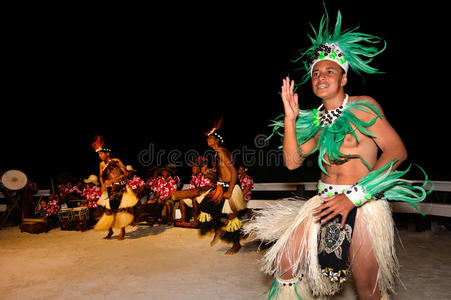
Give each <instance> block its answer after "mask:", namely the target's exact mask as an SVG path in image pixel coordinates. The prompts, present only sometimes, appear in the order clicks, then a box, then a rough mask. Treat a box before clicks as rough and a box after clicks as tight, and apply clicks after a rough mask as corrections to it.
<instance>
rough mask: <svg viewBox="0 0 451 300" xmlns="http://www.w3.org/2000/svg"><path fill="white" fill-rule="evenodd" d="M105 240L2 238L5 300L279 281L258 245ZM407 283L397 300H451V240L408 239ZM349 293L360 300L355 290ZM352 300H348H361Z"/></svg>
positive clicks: (141, 294) (170, 293)
mask: <svg viewBox="0 0 451 300" xmlns="http://www.w3.org/2000/svg"><path fill="white" fill-rule="evenodd" d="M127 230H128V231H127V234H126V239H125V240H124V241H118V240H117V239H116V238H117V232H115V235H114V239H112V240H104V239H102V237H103V236H104V235H105V233H103V232H95V231H93V230H90V231H86V232H76V231H61V230H59V229H54V230H51V231H50V232H48V233H42V234H36V235H34V234H29V233H21V232H20V230H19V229H18V228H17V227H10V228H4V229H2V230H0V268H1V272H0V298H1V299H162V300H164V299H196V300H199V299H264V298H265V293H266V291H267V289H268V287H269V286H270V284H271V282H272V279H271V278H269V277H267V276H265V275H263V274H262V273H260V271H259V264H258V259H259V258H260V257H261V255H262V253H261V252H257V246H258V244H257V243H256V242H252V241H246V240H245V241H243V248H242V249H241V251H240V252H239V253H238V254H236V255H224V252H225V251H226V250H227V249H228V248H229V246H230V245H227V244H225V243H223V242H219V243H218V244H216V245H215V246H213V247H210V245H209V242H210V239H211V236H205V237H201V236H199V235H198V231H197V230H195V229H188V228H177V227H167V226H154V227H152V228H151V227H147V226H139V227H130V228H128V229H127ZM399 235H400V237H401V239H402V242H403V245H404V249H400V250H399V251H398V255H399V260H400V263H401V279H402V281H403V283H404V285H405V288H403V287H402V286H399V288H398V294H397V295H395V296H394V297H393V298H392V299H397V300H407V299H451V291H450V290H449V288H450V287H451V286H450V282H451V251H450V249H451V233H450V232H440V233H438V234H432V233H431V232H423V233H415V232H410V231H407V230H404V231H400V232H399ZM348 291H349V292H350V294H352V284H351V283H349V285H348ZM353 298H354V297H352V296H350V297H348V298H347V299H353Z"/></svg>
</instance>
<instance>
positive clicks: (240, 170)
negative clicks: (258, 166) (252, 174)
mask: <svg viewBox="0 0 451 300" xmlns="http://www.w3.org/2000/svg"><path fill="white" fill-rule="evenodd" d="M237 171H238V174H240V175H243V174H244V167H243V166H240V167H239V168H238V170H237Z"/></svg>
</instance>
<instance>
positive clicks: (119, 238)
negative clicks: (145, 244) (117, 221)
mask: <svg viewBox="0 0 451 300" xmlns="http://www.w3.org/2000/svg"><path fill="white" fill-rule="evenodd" d="M124 238H125V227H122V228H121V233H119V236H118V237H117V239H118V240H119V241H122V240H123V239H124Z"/></svg>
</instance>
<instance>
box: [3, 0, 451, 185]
mask: <svg viewBox="0 0 451 300" xmlns="http://www.w3.org/2000/svg"><path fill="white" fill-rule="evenodd" d="M298 2H299V4H297V5H293V4H279V5H278V6H277V7H275V6H272V5H268V6H262V7H260V6H254V7H244V6H242V5H238V4H237V5H236V6H233V5H232V4H230V3H229V2H220V3H217V5H216V6H213V5H208V6H201V5H194V4H191V3H190V4H189V5H188V4H184V5H183V6H180V5H176V4H175V3H168V4H167V5H161V6H149V5H148V6H146V7H138V6H136V7H122V6H115V7H113V6H108V7H81V6H78V7H42V6H40V7H20V8H14V9H11V11H10V22H7V25H6V26H5V27H4V30H3V31H4V33H5V35H4V36H3V38H4V40H3V43H2V44H3V50H4V51H5V50H6V51H5V52H6V53H7V55H4V56H3V60H2V65H3V67H2V73H3V85H2V86H3V88H2V91H3V93H2V94H3V97H2V109H1V113H2V114H1V115H2V116H1V117H0V120H1V124H2V126H1V127H2V130H1V136H2V146H1V151H2V152H1V155H0V172H4V171H6V170H9V169H20V170H23V171H24V172H25V173H27V174H28V175H29V177H30V178H31V179H32V180H34V181H36V182H38V184H39V186H40V188H48V187H49V185H50V178H51V177H56V176H57V175H58V174H60V173H62V172H68V173H72V174H73V175H75V176H81V177H87V176H89V174H92V173H95V174H97V173H98V163H99V160H98V157H97V156H96V154H95V153H94V151H93V150H92V149H91V147H90V143H91V142H92V140H93V138H94V135H96V134H102V135H104V136H105V139H106V140H107V146H109V147H110V148H112V149H113V154H114V156H116V157H119V158H120V159H121V160H123V162H124V163H125V164H132V165H133V166H134V167H135V168H136V169H138V170H139V171H141V172H144V171H145V169H146V168H147V166H148V165H150V164H154V163H156V162H157V161H156V159H157V157H156V154H157V153H159V154H158V155H160V156H159V157H160V158H161V163H167V162H168V161H169V160H171V159H174V160H175V161H173V162H175V163H179V164H180V168H179V172H180V175H181V177H182V180H183V179H186V178H187V176H188V175H189V173H190V169H189V168H188V167H187V166H186V161H184V154H185V153H186V152H187V151H197V152H198V153H203V152H204V151H206V150H207V146H206V143H205V138H204V136H203V132H204V131H205V130H207V129H209V126H210V125H211V124H212V121H213V120H216V119H218V118H219V117H221V116H224V129H223V133H224V137H225V141H226V145H227V147H228V148H230V149H231V150H234V149H238V150H240V149H243V147H246V148H245V149H247V150H251V151H256V152H250V153H251V154H252V153H255V155H254V156H255V157H256V158H258V156H259V155H263V156H264V155H265V154H262V153H267V152H268V151H270V150H271V149H276V148H277V146H278V145H279V140H278V139H273V140H271V142H269V144H267V145H266V144H265V145H264V146H261V145H260V146H256V145H255V140H256V139H257V138H259V137H261V136H263V135H265V136H267V135H269V134H270V132H271V129H270V128H269V127H268V124H269V121H270V120H271V119H273V118H275V117H276V116H277V115H279V114H280V113H282V111H283V108H282V103H281V100H280V96H279V94H278V93H279V90H280V86H281V82H282V78H284V77H285V76H286V75H290V76H291V77H292V78H293V79H295V80H297V79H299V78H300V77H301V74H300V73H297V72H295V68H296V67H297V66H296V65H295V64H293V63H292V62H291V60H292V59H294V58H296V56H297V51H298V50H299V49H301V48H303V47H305V46H307V45H308V38H307V33H311V30H310V28H309V25H308V24H309V22H311V23H313V25H314V26H315V28H316V27H317V25H318V23H319V20H320V18H321V15H322V13H323V8H322V2H321V1H309V2H310V4H305V2H306V1H298ZM405 3H406V4H405V5H401V4H399V3H398V2H394V1H373V2H368V1H326V5H327V7H328V10H329V14H330V16H331V22H332V23H334V22H335V16H336V11H337V9H340V10H341V12H342V15H343V28H349V27H354V26H356V25H360V31H362V32H366V33H371V34H375V35H379V36H381V37H382V38H383V39H385V40H386V42H387V49H386V51H385V52H384V53H382V54H381V55H379V56H378V57H377V58H376V59H375V60H374V62H373V65H374V66H375V67H377V68H379V69H381V70H383V71H385V72H386V74H381V75H369V76H365V80H362V79H361V78H360V77H358V76H356V75H355V74H350V75H349V83H348V86H347V88H346V89H345V91H346V92H347V93H348V94H350V95H371V96H373V97H374V98H375V99H377V100H378V101H379V103H380V104H381V105H382V107H383V109H384V111H385V114H386V116H387V118H388V120H389V121H390V122H391V123H392V125H393V126H394V127H395V129H396V130H397V131H398V133H399V134H400V136H401V137H402V138H403V140H404V142H405V144H406V146H407V149H408V152H409V159H408V162H409V163H411V162H415V163H418V164H419V165H421V166H422V167H423V168H424V169H426V170H427V172H428V174H429V176H430V178H431V179H433V180H451V176H450V172H449V171H448V169H449V166H450V163H449V160H448V157H449V151H447V150H446V146H445V143H446V141H447V139H448V138H449V133H448V131H449V129H450V126H449V124H448V122H449V120H450V117H449V116H448V114H449V110H447V104H448V102H449V101H450V96H449V87H450V85H449V82H448V81H449V80H450V75H449V70H450V66H449V61H450V58H449V56H450V53H449V49H448V47H447V46H446V41H447V36H449V32H448V29H449V25H448V24H447V22H446V21H447V20H448V19H449V16H448V15H447V9H446V8H445V6H444V5H445V3H443V4H442V2H439V1H428V2H421V3H418V4H415V3H412V2H405ZM395 4H396V5H398V7H394V5H395ZM260 5H261V4H260ZM5 52H4V53H5ZM300 94H301V97H300V99H301V100H300V106H301V108H304V109H310V108H314V107H317V106H318V105H319V104H320V102H319V99H317V98H315V97H314V96H313V94H312V92H311V88H310V86H309V84H306V85H305V86H303V87H302V88H301V90H300ZM146 151H148V152H146ZM150 151H154V152H153V154H154V156H153V157H150V156H145V155H144V156H141V158H140V154H141V155H143V154H148V153H150ZM169 153H180V155H181V156H180V155H177V154H175V155H174V156H173V157H168V156H169ZM171 155H172V154H171ZM251 156H252V155H251ZM143 158H144V160H143ZM152 159H153V161H152ZM238 159H239V160H243V158H242V157H240V156H239V157H238ZM314 161H316V157H315V158H312V162H314ZM254 162H255V163H253V164H249V165H248V167H249V173H250V174H251V175H252V176H254V178H255V180H256V181H257V182H272V181H298V180H299V181H302V180H305V181H315V180H317V178H318V176H319V171H318V168H317V167H316V163H314V164H313V166H312V164H310V163H309V164H307V165H306V166H304V167H301V168H300V169H299V170H296V171H288V170H286V169H285V168H284V167H283V166H282V165H275V164H273V165H272V166H265V165H260V164H259V162H258V159H257V160H254ZM403 166H404V165H403ZM405 166H407V164H406V165H405Z"/></svg>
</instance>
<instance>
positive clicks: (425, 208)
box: [247, 181, 451, 217]
mask: <svg viewBox="0 0 451 300" xmlns="http://www.w3.org/2000/svg"><path fill="white" fill-rule="evenodd" d="M414 182H420V181H414ZM432 183H433V184H434V191H440V192H451V181H432ZM317 184H318V183H317V182H280V183H255V184H254V188H253V190H252V191H262V192H267V191H273V192H277V191H280V192H290V191H291V192H294V191H297V190H298V189H299V187H300V186H303V189H304V191H315V190H316V189H317ZM426 189H427V190H429V189H430V185H429V184H428V185H426ZM285 199H288V200H290V198H285ZM291 199H292V200H293V201H304V200H299V199H294V198H291ZM280 200H281V199H277V200H269V199H251V200H250V201H249V202H248V204H247V205H248V208H257V209H258V208H264V207H265V206H266V205H271V204H274V201H280ZM390 205H391V208H392V211H393V212H398V213H418V211H417V210H416V209H415V208H413V207H412V206H410V205H409V204H408V203H405V202H390ZM417 205H418V207H419V209H420V211H421V212H422V213H425V214H427V215H434V216H443V217H451V204H440V203H418V204H417Z"/></svg>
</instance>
